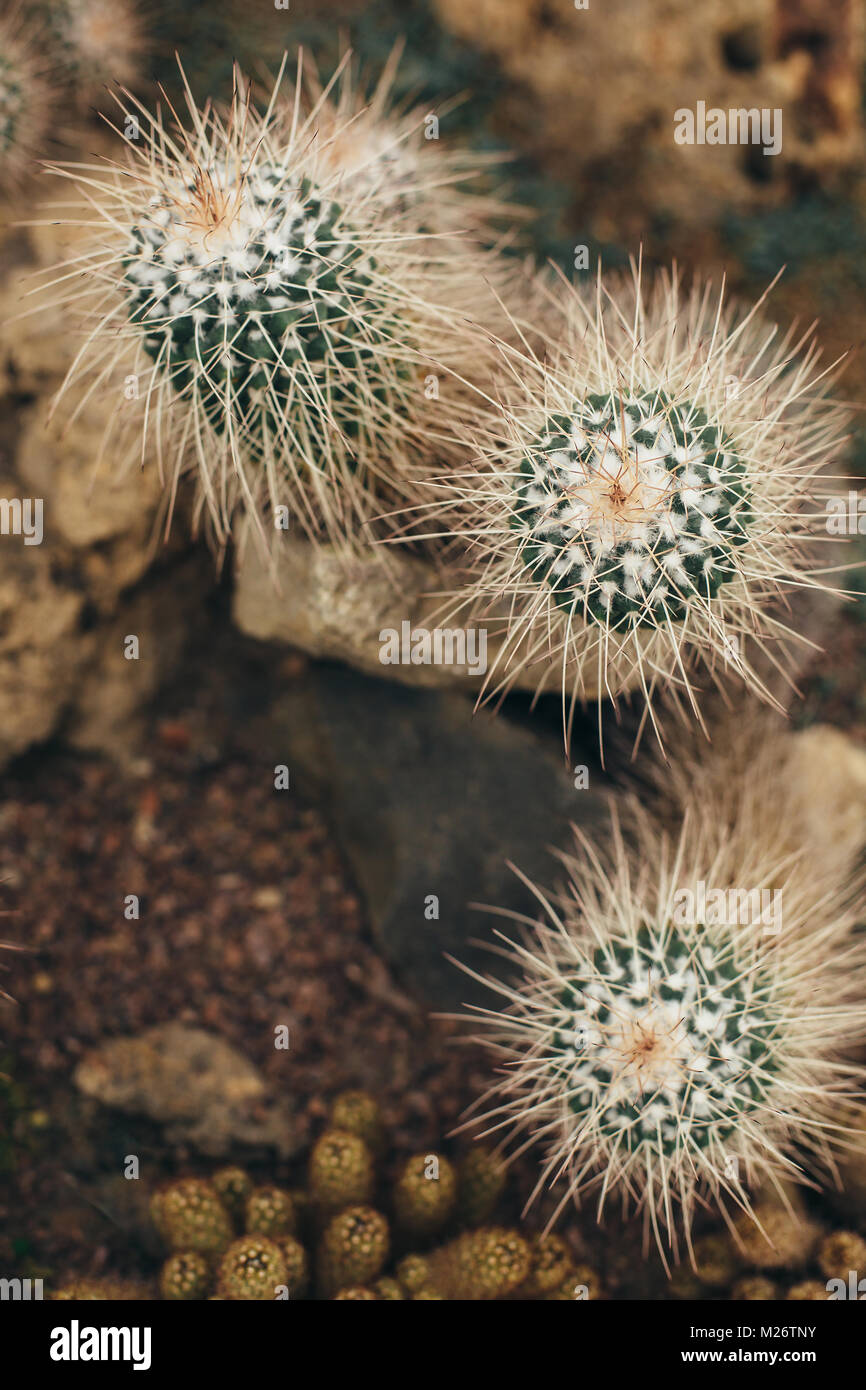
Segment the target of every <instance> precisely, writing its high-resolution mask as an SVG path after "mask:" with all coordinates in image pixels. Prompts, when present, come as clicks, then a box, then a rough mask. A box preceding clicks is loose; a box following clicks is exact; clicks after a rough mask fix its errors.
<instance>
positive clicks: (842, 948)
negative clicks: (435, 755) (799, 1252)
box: [477, 786, 866, 1267]
mask: <svg viewBox="0 0 866 1390" xmlns="http://www.w3.org/2000/svg"><path fill="white" fill-rule="evenodd" d="M762 791H764V792H765V791H766V789H765V788H763V787H762V786H759V787H758V788H756V789H753V790H750V791H749V792H748V794H747V793H743V800H744V804H746V803H748V798H749V797H754V798H755V807H757V806H758V805H759V804H760V800H761V794H762ZM747 809H748V807H747ZM753 809H754V808H753ZM764 820H766V814H765V811H764ZM759 824H760V822H759V821H758V820H757V819H754V818H753V817H752V815H751V812H750V813H749V814H747V815H744V819H743V820H742V822H741V828H740V830H739V831H736V830H735V831H734V833H731V830H730V827H729V826H727V825H724V824H722V823H717V819H716V814H715V809H714V807H713V805H712V804H704V803H703V802H701V801H700V799H696V802H695V804H694V805H692V806H691V807H690V813H689V816H688V817H687V818H686V821H685V824H684V826H683V828H682V830H681V832H680V834H679V836H678V837H677V838H676V839H675V840H674V841H673V842H671V840H670V839H669V837H668V836H667V835H666V834H665V833H663V832H662V831H661V830H660V829H659V826H658V824H657V821H656V818H655V815H654V813H653V811H652V809H649V808H646V807H642V806H641V805H639V804H638V803H637V801H634V802H629V801H628V800H627V799H624V800H623V803H622V810H621V813H620V814H619V815H618V816H617V815H614V817H613V819H612V822H611V834H610V844H609V846H608V847H607V848H606V850H604V851H601V852H600V851H599V849H598V847H597V846H590V845H589V844H588V843H587V842H586V841H585V840H583V839H581V837H580V836H579V835H578V846H577V853H576V854H575V855H574V856H569V855H563V856H561V858H562V861H563V864H564V866H565V869H566V873H567V882H566V884H565V886H564V888H563V890H562V892H560V893H558V894H555V895H552V896H550V897H546V896H545V895H544V894H543V893H541V892H540V891H539V890H536V896H537V897H538V900H539V901H540V903H541V904H542V907H543V909H544V911H545V912H546V914H547V918H548V921H547V922H534V921H532V920H531V919H526V926H525V932H524V937H523V940H522V941H518V942H512V943H510V946H511V956H512V959H513V960H514V962H515V963H516V965H517V966H518V968H519V969H520V970H521V971H522V979H521V981H520V983H519V984H518V985H517V986H515V985H514V984H513V983H511V982H510V981H509V983H508V984H498V982H497V981H496V980H495V979H489V980H488V983H489V984H490V985H491V987H492V988H493V989H494V990H498V991H499V992H500V993H501V994H502V995H503V996H504V997H505V999H506V1001H507V1002H506V1007H505V1008H504V1009H503V1011H502V1012H501V1013H497V1012H496V1011H495V1010H482V1011H480V1016H481V1019H482V1022H483V1025H484V1027H485V1029H486V1030H487V1033H486V1036H487V1037H488V1040H489V1041H490V1042H491V1043H492V1045H493V1046H494V1047H495V1049H496V1053H497V1056H498V1058H500V1059H501V1061H503V1062H504V1063H505V1065H503V1066H502V1067H501V1074H502V1079H501V1080H498V1081H497V1082H496V1083H495V1085H494V1087H493V1088H492V1089H491V1091H490V1092H489V1094H488V1096H487V1097H486V1098H485V1102H486V1104H487V1105H489V1106H490V1109H491V1110H492V1111H493V1113H495V1115H496V1117H497V1118H496V1127H497V1128H499V1127H500V1126H503V1125H508V1126H510V1128H511V1132H512V1134H513V1136H514V1137H515V1138H517V1137H519V1138H520V1140H521V1142H524V1141H525V1140H526V1139H527V1138H530V1137H531V1136H532V1135H533V1134H537V1135H538V1136H540V1137H543V1138H544V1139H545V1141H546V1155H547V1156H546V1159H545V1162H544V1167H543V1170H542V1177H541V1182H540V1183H539V1190H540V1189H541V1187H542V1186H543V1185H544V1184H545V1182H547V1181H551V1180H554V1179H556V1180H558V1181H562V1182H563V1183H564V1186H565V1192H564V1195H563V1196H562V1198H561V1201H560V1205H559V1208H558V1210H559V1211H561V1210H562V1209H563V1207H564V1206H565V1205H566V1204H567V1202H568V1200H569V1197H573V1198H574V1200H575V1201H576V1202H579V1201H580V1199H581V1197H582V1196H583V1195H584V1194H585V1193H587V1192H589V1191H592V1190H595V1189H598V1188H601V1189H602V1195H601V1197H600V1199H599V1206H600V1209H601V1210H603V1207H604V1202H605V1198H606V1196H607V1194H608V1193H613V1192H617V1191H620V1192H621V1194H622V1196H623V1199H624V1200H625V1201H626V1202H628V1200H629V1199H630V1198H632V1199H635V1200H636V1202H637V1205H638V1208H639V1210H641V1211H642V1212H643V1215H644V1220H645V1224H646V1228H647V1232H648V1233H649V1232H650V1231H651V1232H652V1233H653V1234H654V1235H655V1238H656V1242H657V1244H658V1246H659V1249H660V1250H661V1251H662V1254H663V1258H665V1256H664V1246H665V1244H666V1243H667V1242H669V1243H670V1245H671V1247H672V1249H673V1251H674V1257H675V1258H677V1255H678V1229H679V1225H678V1217H677V1207H679V1210H680V1213H681V1216H682V1220H683V1224H684V1225H685V1228H686V1229H687V1230H688V1228H689V1227H690V1225H691V1218H692V1214H693V1211H694V1209H695V1207H696V1205H697V1204H699V1203H701V1204H703V1203H705V1202H706V1200H707V1197H708V1196H709V1197H715V1198H716V1199H717V1200H718V1201H720V1202H723V1201H724V1200H725V1198H726V1197H728V1198H730V1199H731V1200H732V1201H733V1202H734V1203H735V1204H736V1205H738V1206H739V1207H740V1208H741V1209H742V1211H743V1215H742V1217H741V1219H740V1222H739V1223H738V1234H739V1235H740V1241H741V1245H742V1246H743V1249H744V1250H748V1252H749V1253H751V1254H752V1255H753V1258H755V1259H756V1260H757V1258H758V1257H757V1254H756V1253H755V1252H756V1251H757V1249H758V1247H761V1248H762V1250H763V1251H764V1252H765V1255H764V1258H765V1260H766V1263H767V1267H770V1265H771V1264H781V1263H783V1262H785V1260H786V1259H787V1258H788V1257H789V1255H788V1252H789V1250H791V1249H793V1248H802V1244H803V1239H804V1232H802V1231H801V1233H800V1234H799V1235H797V1236H794V1235H792V1228H793V1226H794V1222H793V1218H792V1217H791V1215H790V1214H788V1213H786V1212H784V1211H781V1212H779V1211H774V1212H771V1213H770V1215H769V1216H768V1218H767V1222H764V1221H763V1220H762V1217H761V1214H760V1213H759V1214H758V1215H757V1216H756V1215H755V1213H754V1212H753V1211H752V1209H751V1205H750V1202H749V1198H748V1187H749V1186H751V1185H754V1184H755V1183H756V1182H758V1181H759V1180H760V1179H762V1178H768V1179H770V1180H771V1181H773V1180H775V1181H776V1182H777V1183H778V1181H779V1179H780V1178H782V1177H785V1178H791V1177H793V1178H796V1177H797V1176H798V1173H799V1170H798V1169H797V1167H796V1164H795V1163H794V1161H793V1159H792V1158H789V1157H788V1156H787V1155H786V1153H785V1149H786V1148H788V1149H790V1148H792V1147H793V1148H796V1147H797V1146H798V1145H807V1146H808V1148H809V1150H810V1151H811V1155H812V1160H813V1166H815V1167H819V1166H820V1165H821V1164H830V1165H832V1157H831V1151H832V1148H833V1146H834V1144H835V1143H844V1139H839V1138H837V1126H836V1124H835V1116H834V1104H833V1103H834V1097H836V1096H838V1095H839V1094H840V1093H844V1092H846V1091H847V1090H848V1089H849V1087H850V1086H851V1084H852V1081H851V1078H852V1075H853V1074H854V1071H853V1070H852V1067H851V1066H850V1065H849V1064H847V1063H846V1062H844V1061H843V1060H842V1055H841V1054H842V1049H843V1048H844V1047H851V1048H853V1047H854V1046H856V1043H857V1040H858V1038H859V1037H861V1036H862V1035H863V1030H864V1022H866V1020H864V1018H863V1013H862V1009H861V1008H860V1007H859V1003H858V1001H859V1000H860V999H862V997H863V992H864V988H866V978H864V976H866V947H864V943H863V941H862V938H860V937H858V936H857V935H856V933H855V930H854V927H855V922H856V916H855V913H854V910H853V906H852V900H851V894H852V884H851V882H850V881H846V880H844V879H843V881H841V882H838V883H837V884H836V885H835V887H833V886H828V885H826V883H825V882H824V880H821V881H820V882H819V881H817V880H816V876H815V875H814V874H813V873H812V872H811V867H810V866H807V865H805V864H804V861H803V858H802V857H800V858H799V859H797V860H796V861H795V862H794V863H793V864H792V863H791V860H790V858H789V859H788V861H787V863H786V861H784V860H782V861H780V860H779V859H778V858H777V857H776V855H775V853H774V852H769V853H768V850H767V844H770V846H771V847H772V845H773V843H774V842H773V839H772V834H773V832H772V829H770V830H768V831H766V832H765V839H764V842H763V843H762V840H761V837H760V836H758V835H756V833H755V829H756V827H757V826H758V825H759ZM626 834H627V836H628V839H626ZM700 883H704V884H705V885H706V884H711V885H719V886H720V887H721V886H722V885H724V888H725V889H727V888H728V887H730V886H731V885H739V884H747V885H751V884H754V885H758V886H761V887H765V886H766V885H767V884H768V883H771V884H773V885H774V891H778V893H779V894H780V896H781V901H782V902H783V904H784V930H783V931H782V930H779V931H778V933H777V934H767V933H766V932H764V931H763V930H762V928H761V922H760V920H758V921H754V922H753V921H752V920H751V919H750V917H749V915H748V913H747V914H746V915H745V918H744V917H742V916H740V917H739V918H738V920H737V921H736V922H735V923H733V924H732V923H731V921H730V920H725V914H724V913H720V912H719V911H717V910H716V909H715V908H714V909H713V910H712V911H711V910H710V907H709V906H707V905H705V906H704V907H698V906H695V904H696V903H697V901H698V900H697V897H696V895H695V892H694V888H695V885H697V884H700ZM688 886H691V899H692V904H693V908H692V911H691V912H690V911H689V908H688V898H687V897H686V898H684V897H683V890H684V888H687V887H688ZM738 902H739V899H738ZM684 904H685V906H684ZM818 961H820V962H821V968H820V970H818V969H817V968H816V963H817V962H818ZM857 1075H862V1071H858V1072H857ZM483 1110H484V1106H481V1107H479V1109H478V1115H479V1118H478V1121H477V1122H478V1123H479V1125H481V1126H482V1127H483V1123H484V1120H483ZM755 1222H757V1223H758V1224H754V1223H755ZM768 1223H771V1226H772V1229H771V1230H770V1231H768V1235H769V1238H770V1240H771V1241H773V1242H774V1243H775V1245H776V1251H775V1252H773V1251H772V1250H771V1247H770V1245H769V1244H768V1242H767V1236H765V1235H764V1234H763V1232H762V1230H761V1226H762V1225H763V1226H764V1228H765V1229H766V1228H767V1224H768ZM746 1230H748V1231H749V1233H750V1234H749V1235H748V1236H746V1235H745V1234H744V1232H745V1231H746ZM745 1242H748V1244H745ZM689 1249H690V1250H691V1247H690V1246H689Z"/></svg>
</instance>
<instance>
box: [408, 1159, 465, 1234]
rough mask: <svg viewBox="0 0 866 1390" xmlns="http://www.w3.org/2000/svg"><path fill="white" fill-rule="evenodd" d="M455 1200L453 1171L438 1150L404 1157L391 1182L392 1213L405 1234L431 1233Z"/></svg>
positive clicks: (449, 1213) (445, 1219) (449, 1212)
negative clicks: (404, 1159) (392, 1194)
mask: <svg viewBox="0 0 866 1390" xmlns="http://www.w3.org/2000/svg"><path fill="white" fill-rule="evenodd" d="M456 1202H457V1174H456V1172H455V1170H454V1167H453V1165H452V1164H451V1163H449V1161H448V1159H447V1158H445V1157H444V1155H442V1154H414V1155H413V1156H412V1157H411V1158H407V1160H406V1162H405V1163H404V1164H403V1166H402V1168H401V1169H400V1172H399V1173H398V1175H397V1180H396V1183H395V1185H394V1216H395V1219H396V1221H397V1225H398V1226H399V1227H400V1228H401V1229H402V1230H403V1231H405V1232H406V1233H407V1234H409V1235H414V1236H419V1237H425V1236H430V1235H433V1234H435V1232H436V1231H440V1230H441V1229H442V1227H443V1226H444V1225H445V1224H446V1223H447V1222H448V1220H449V1219H450V1217H451V1216H452V1214H453V1212H454V1208H455V1205H456Z"/></svg>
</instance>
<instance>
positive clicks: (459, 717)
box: [251, 667, 605, 1009]
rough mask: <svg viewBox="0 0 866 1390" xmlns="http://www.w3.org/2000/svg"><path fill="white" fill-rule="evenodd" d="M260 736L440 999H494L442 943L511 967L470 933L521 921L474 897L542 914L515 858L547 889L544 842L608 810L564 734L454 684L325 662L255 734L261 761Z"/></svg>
mask: <svg viewBox="0 0 866 1390" xmlns="http://www.w3.org/2000/svg"><path fill="white" fill-rule="evenodd" d="M263 747H266V748H267V753H266V754H265V756H266V757H267V758H268V759H270V758H271V757H272V758H273V761H274V763H275V764H277V763H285V764H287V765H288V766H289V769H290V776H291V779H292V780H291V785H292V787H296V788H297V789H298V791H299V792H300V793H301V794H305V793H306V794H314V795H323V794H324V796H325V798H326V799H327V801H328V802H329V803H330V807H331V811H332V816H333V820H334V824H335V827H336V832H337V837H338V840H339V841H340V843H341V845H342V847H343V849H344V850H345V852H346V854H347V856H348V858H349V860H350V862H351V865H352V867H353V869H354V872H355V875H356V877H357V879H358V883H359V886H360V888H361V890H362V892H363V894H364V896H365V898H366V903H367V908H368V911H369V914H370V918H371V921H372V924H373V929H374V931H375V933H376V935H377V938H378V941H379V944H380V946H381V949H382V951H383V953H384V955H385V957H386V958H387V960H388V961H389V962H390V964H391V965H392V967H393V968H394V970H395V972H396V973H397V975H398V977H399V978H400V979H401V980H402V981H403V982H404V983H405V985H406V986H407V987H409V988H410V989H411V990H412V991H413V992H414V993H415V994H416V995H417V996H419V997H420V999H421V1000H422V1001H424V1002H425V1003H427V1004H428V1005H430V1006H432V1007H434V1008H444V1009H450V1008H453V1007H456V1006H459V1005H460V1004H461V1003H463V1002H465V1001H468V1000H473V1001H476V1002H484V1003H486V1004H488V1005H489V1004H490V1003H491V1002H492V998H493V996H492V995H491V994H490V992H489V991H488V990H486V989H484V988H482V987H481V986H480V985H478V984H477V983H475V982H474V981H472V980H471V979H470V978H469V977H467V976H466V975H464V974H463V973H462V972H461V971H460V970H458V969H457V968H456V967H455V966H454V965H452V964H451V963H450V962H449V961H448V960H447V959H446V953H448V954H450V955H453V956H454V957H456V958H457V959H458V960H460V961H461V962H463V963H464V964H466V965H469V966H471V967H473V968H475V969H479V970H482V971H487V970H490V969H491V968H492V967H493V966H494V965H495V966H496V971H497V972H499V973H501V969H502V966H501V962H494V961H493V959H492V957H491V956H490V954H489V952H486V951H484V950H482V949H480V947H478V946H477V945H475V944H473V943H474V941H475V940H477V939H480V940H482V941H483V940H486V941H487V942H490V941H492V940H493V937H492V932H493V929H494V928H495V927H496V926H499V927H503V928H506V929H508V928H509V926H510V924H509V923H507V922H503V921H501V920H500V921H499V922H496V921H494V919H493V918H492V917H491V916H490V915H489V914H485V913H483V912H481V911H479V910H477V909H476V907H474V906H473V904H479V903H483V904H489V905H495V906H496V907H498V908H500V909H504V910H506V911H515V912H527V913H531V914H532V915H533V916H534V915H535V913H536V910H537V904H536V903H535V901H534V899H533V897H532V894H531V893H530V892H529V890H528V889H527V888H526V886H525V885H524V884H523V883H522V882H521V880H520V878H519V877H518V876H517V874H515V873H514V872H513V870H512V869H510V868H509V866H508V861H512V862H513V863H514V865H516V866H517V867H518V868H519V869H520V870H521V871H522V872H523V873H525V874H526V875H528V876H529V877H530V878H532V879H533V880H537V881H538V882H540V883H541V884H549V883H550V882H551V879H554V878H555V877H556V872H557V871H556V864H555V862H554V860H553V859H552V858H551V855H550V853H549V849H550V848H551V847H556V846H564V845H566V844H567V843H568V841H569V838H570V836H569V822H570V821H576V822H579V823H580V824H581V825H582V826H585V827H588V828H590V829H591V827H592V826H593V824H595V823H596V822H600V821H601V819H602V817H603V815H604V814H605V800H604V798H603V797H602V796H601V794H600V792H601V781H600V777H599V776H598V775H597V774H596V773H595V772H594V771H593V770H590V772H589V779H590V787H589V788H588V789H582V790H578V789H577V788H576V786H575V781H576V780H579V779H576V778H575V776H574V774H573V773H571V772H566V770H565V768H564V766H563V763H562V759H561V753H559V752H558V751H557V750H558V745H557V742H556V739H555V737H551V739H550V746H549V747H548V746H546V745H545V743H544V742H543V741H542V740H541V738H539V737H538V736H536V735H535V734H534V733H532V732H528V731H526V730H524V729H523V728H521V727H519V726H517V725H515V724H514V723H512V722H511V721H509V720H506V719H503V718H499V719H495V718H493V717H492V716H491V715H489V714H487V713H484V712H482V713H479V714H476V715H474V716H473V714H472V711H471V707H470V705H469V704H468V702H467V701H465V700H463V699H461V697H460V696H458V695H454V694H451V693H446V692H440V691H426V690H409V689H406V688H403V687H400V686H393V685H390V684H388V683H385V682H384V681H377V680H372V679H370V678H368V677H365V676H361V675H359V674H357V673H356V672H352V671H348V670H345V669H339V668H334V667H331V668H329V667H319V668H316V669H314V670H312V671H311V672H310V678H309V681H308V683H307V685H306V686H305V687H304V689H303V692H302V693H299V694H297V695H293V696H285V697H283V698H281V699H279V700H278V701H277V702H276V704H275V705H274V707H273V708H272V710H271V712H270V714H269V716H268V719H267V721H266V724H265V727H262V726H260V725H257V726H256V727H255V728H254V729H253V730H251V748H254V749H255V753H256V756H257V758H258V759H261V757H262V749H263ZM589 761H590V760H589V758H586V757H584V756H583V755H582V754H581V755H577V754H575V755H574V756H573V757H572V759H571V763H572V764H573V765H575V764H578V763H583V762H589ZM437 913H438V915H436V914H437Z"/></svg>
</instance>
